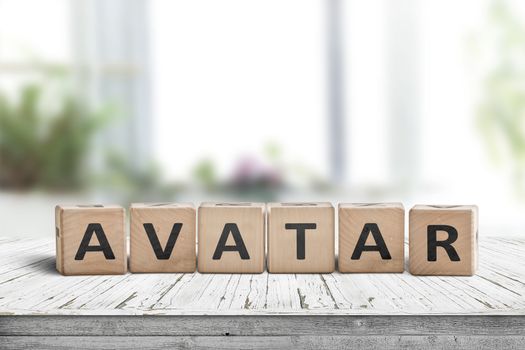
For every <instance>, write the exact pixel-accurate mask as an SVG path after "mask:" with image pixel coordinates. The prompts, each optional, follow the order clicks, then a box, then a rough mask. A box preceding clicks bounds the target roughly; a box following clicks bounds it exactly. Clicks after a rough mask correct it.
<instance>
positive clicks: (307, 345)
mask: <svg viewBox="0 0 525 350" xmlns="http://www.w3.org/2000/svg"><path fill="white" fill-rule="evenodd" d="M524 338H525V337H522V336H510V337H503V336H494V337H481V338H480V337H477V336H446V335H445V336H401V337H392V336H389V335H375V336H366V337H355V336H292V335H288V336H268V337H188V336H183V337H162V336H157V337H152V336H147V337H94V336H92V337H80V338H79V337H74V336H73V337H72V336H68V337H0V347H1V348H6V349H7V348H9V349H23V350H25V349H28V348H29V349H86V348H89V349H125V350H129V349H162V350H164V349H171V348H177V349H179V348H182V349H194V348H198V349H272V350H273V349H301V350H303V349H378V350H385V349H456V348H457V349H467V350H470V349H473V350H474V349H475V350H479V349H506V350H509V349H523V340H524Z"/></svg>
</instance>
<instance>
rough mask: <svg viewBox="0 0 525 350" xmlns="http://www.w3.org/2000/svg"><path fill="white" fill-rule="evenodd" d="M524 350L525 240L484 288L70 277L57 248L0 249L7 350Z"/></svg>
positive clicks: (406, 282) (21, 243)
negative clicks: (58, 267) (59, 265)
mask: <svg viewBox="0 0 525 350" xmlns="http://www.w3.org/2000/svg"><path fill="white" fill-rule="evenodd" d="M57 346H58V347H65V348H69V347H92V348H126V349H129V348H141V347H144V346H146V347H148V348H159V349H160V348H165V347H166V346H169V347H174V346H180V347H189V348H193V347H209V348H221V347H229V348H232V347H233V348H276V347H284V348H305V347H306V348H319V347H330V348H361V347H363V346H368V347H371V348H381V349H385V348H404V347H413V346H415V347H419V348H421V347H424V348H443V347H448V346H450V347H452V346H459V347H461V348H467V349H478V348H480V347H481V348H483V347H486V348H506V349H512V348H521V349H523V348H525V240H515V239H514V240H511V239H500V238H498V239H495V238H485V239H482V240H481V242H480V268H479V271H478V274H477V275H476V276H474V277H416V276H412V275H410V274H409V273H408V272H405V273H403V274H340V273H333V274H326V275H318V274H314V275H299V274H297V275H293V274H284V275H276V274H267V273H264V274H260V275H230V274H199V273H194V274H127V275H122V276H71V277H64V276H61V275H59V274H58V273H57V272H56V271H55V246H54V242H53V241H51V240H12V239H1V238H0V348H21V349H22V348H23V349H25V348H28V347H37V348H48V347H57Z"/></svg>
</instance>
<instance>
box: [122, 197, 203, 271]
mask: <svg viewBox="0 0 525 350" xmlns="http://www.w3.org/2000/svg"><path fill="white" fill-rule="evenodd" d="M130 215H131V224H130V251H129V268H130V270H131V272H194V271H195V265H196V260H197V256H196V252H195V250H196V239H195V229H196V227H195V226H196V212H195V207H194V206H193V204H186V203H152V204H144V203H140V204H138V203H136V204H132V205H131V208H130Z"/></svg>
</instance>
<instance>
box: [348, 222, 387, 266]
mask: <svg viewBox="0 0 525 350" xmlns="http://www.w3.org/2000/svg"><path fill="white" fill-rule="evenodd" d="M370 232H372V237H374V240H375V241H376V245H366V239H367V238H368V234H369V233H370ZM362 252H379V254H381V259H383V260H391V259H392V257H391V256H390V252H389V251H388V248H387V247H386V244H385V240H384V239H383V235H381V231H379V227H378V226H377V224H375V223H367V224H365V226H363V231H361V235H360V236H359V239H358V240H357V244H356V246H355V249H354V252H353V253H352V258H351V259H352V260H359V259H360V258H361V253H362Z"/></svg>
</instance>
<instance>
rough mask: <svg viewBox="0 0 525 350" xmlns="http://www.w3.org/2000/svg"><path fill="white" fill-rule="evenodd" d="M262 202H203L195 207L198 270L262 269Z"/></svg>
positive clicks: (227, 271) (245, 271)
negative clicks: (196, 215)
mask: <svg viewBox="0 0 525 350" xmlns="http://www.w3.org/2000/svg"><path fill="white" fill-rule="evenodd" d="M264 215H265V205H264V204H263V203H203V204H201V206H200V207H199V219H198V221H199V233H198V237H199V238H198V247H199V252H198V265H197V266H198V270H199V272H218V273H262V272H263V271H264V251H265V244H264Z"/></svg>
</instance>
